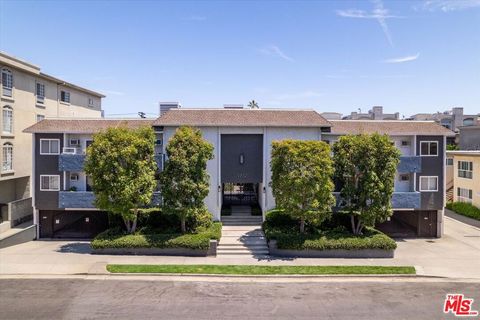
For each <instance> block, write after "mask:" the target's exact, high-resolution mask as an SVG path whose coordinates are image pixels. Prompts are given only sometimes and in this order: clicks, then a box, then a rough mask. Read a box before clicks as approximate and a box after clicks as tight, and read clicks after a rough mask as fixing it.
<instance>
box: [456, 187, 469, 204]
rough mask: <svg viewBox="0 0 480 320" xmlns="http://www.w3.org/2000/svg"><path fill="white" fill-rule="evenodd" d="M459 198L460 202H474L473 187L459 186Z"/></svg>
mask: <svg viewBox="0 0 480 320" xmlns="http://www.w3.org/2000/svg"><path fill="white" fill-rule="evenodd" d="M457 198H458V201H460V202H467V203H472V199H473V191H472V189H465V188H457Z"/></svg>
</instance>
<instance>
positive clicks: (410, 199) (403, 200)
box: [333, 191, 421, 209]
mask: <svg viewBox="0 0 480 320" xmlns="http://www.w3.org/2000/svg"><path fill="white" fill-rule="evenodd" d="M333 195H334V196H335V199H336V204H335V206H337V207H338V205H339V202H340V200H341V199H340V192H334V193H333ZM391 202H392V208H393V209H419V208H420V207H421V197H420V192H417V191H411V192H394V193H393V195H392V200H391Z"/></svg>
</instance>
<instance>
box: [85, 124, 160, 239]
mask: <svg viewBox="0 0 480 320" xmlns="http://www.w3.org/2000/svg"><path fill="white" fill-rule="evenodd" d="M154 145H155V134H154V132H153V130H152V128H151V127H142V128H138V129H129V128H127V127H125V126H120V127H117V128H109V129H107V130H106V131H103V132H100V133H97V134H95V135H94V136H93V143H92V144H91V145H90V146H89V147H88V149H87V157H86V159H85V172H86V174H87V175H88V176H89V177H90V178H91V179H92V187H93V192H94V194H95V205H96V206H97V207H98V208H99V209H102V210H105V211H109V212H111V213H113V214H116V215H120V216H121V217H122V219H123V221H124V223H125V227H126V229H127V232H128V233H134V232H135V229H136V227H137V217H138V210H139V208H141V207H144V206H146V205H148V204H150V201H151V199H152V196H153V191H154V190H155V187H156V181H155V171H156V170H157V165H156V163H155V160H154Z"/></svg>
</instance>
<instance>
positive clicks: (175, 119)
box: [153, 108, 331, 127]
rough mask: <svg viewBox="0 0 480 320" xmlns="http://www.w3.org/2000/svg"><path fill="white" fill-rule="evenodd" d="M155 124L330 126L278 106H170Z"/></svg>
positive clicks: (309, 113)
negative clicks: (258, 107)
mask: <svg viewBox="0 0 480 320" xmlns="http://www.w3.org/2000/svg"><path fill="white" fill-rule="evenodd" d="M153 125H155V126H178V125H190V126H206V127H216V126H219V127H230V126H239V127H330V126H331V124H330V123H329V122H328V121H327V120H325V118H323V117H322V116H321V115H320V114H318V113H317V112H315V111H313V110H280V109H276V110H274V109H253V110H252V109H240V110H239V109H183V108H182V109H171V110H168V111H167V112H165V113H164V114H163V115H162V116H161V117H159V118H158V119H157V120H155V121H154V122H153Z"/></svg>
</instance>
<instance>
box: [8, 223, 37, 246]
mask: <svg viewBox="0 0 480 320" xmlns="http://www.w3.org/2000/svg"><path fill="white" fill-rule="evenodd" d="M9 223H10V222H9ZM36 235H37V229H36V226H35V225H33V224H32V221H27V222H24V223H22V224H19V225H18V226H15V227H13V228H11V229H9V230H7V231H5V232H2V233H1V234H0V248H6V247H10V246H14V245H16V244H20V243H24V242H28V241H32V240H34V239H35V237H36Z"/></svg>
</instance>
